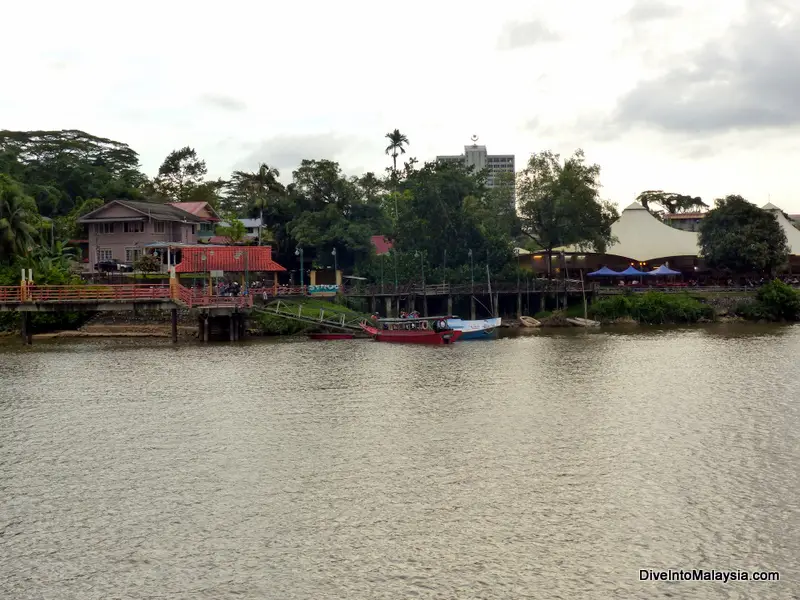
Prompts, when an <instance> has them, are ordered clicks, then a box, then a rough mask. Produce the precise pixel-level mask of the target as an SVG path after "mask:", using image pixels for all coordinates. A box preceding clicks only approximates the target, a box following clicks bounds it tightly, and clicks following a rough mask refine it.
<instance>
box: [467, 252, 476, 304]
mask: <svg viewBox="0 0 800 600" xmlns="http://www.w3.org/2000/svg"><path fill="white" fill-rule="evenodd" d="M468 254H469V281H470V290H469V292H470V294H475V263H474V261H473V258H472V248H470V249H469V253H468Z"/></svg>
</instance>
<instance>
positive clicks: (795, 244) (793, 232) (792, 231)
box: [761, 202, 800, 255]
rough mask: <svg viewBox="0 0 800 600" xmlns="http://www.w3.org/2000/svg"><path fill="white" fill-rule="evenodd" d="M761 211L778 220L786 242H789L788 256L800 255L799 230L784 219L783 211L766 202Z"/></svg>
mask: <svg viewBox="0 0 800 600" xmlns="http://www.w3.org/2000/svg"><path fill="white" fill-rule="evenodd" d="M761 210H766V211H767V212H771V213H772V214H773V215H774V216H775V218H776V219H778V223H779V224H780V226H781V229H783V233H785V234H786V241H787V242H789V254H794V255H800V230H798V229H797V228H796V227H795V226H794V225H792V222H791V221H790V220H789V219H787V218H786V216H785V215H784V214H783V211H782V210H781V209H780V208H778V207H777V206H775V205H774V204H772V202H768V203H767V204H765V205H764V206H762V207H761Z"/></svg>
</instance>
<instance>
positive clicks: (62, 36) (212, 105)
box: [0, 0, 800, 212]
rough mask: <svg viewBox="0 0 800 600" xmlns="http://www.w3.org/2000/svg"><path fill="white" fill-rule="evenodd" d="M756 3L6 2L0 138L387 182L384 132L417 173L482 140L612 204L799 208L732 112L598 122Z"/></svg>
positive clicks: (794, 182)
mask: <svg viewBox="0 0 800 600" xmlns="http://www.w3.org/2000/svg"><path fill="white" fill-rule="evenodd" d="M752 2H755V0H730V1H726V2H725V3H720V2H694V1H692V0H669V1H667V0H664V1H662V2H658V1H656V0H636V1H632V0H607V1H606V2H596V1H594V0H575V1H573V2H570V3H562V4H558V3H556V4H553V3H552V2H545V1H544V0H533V1H525V0H506V1H504V2H501V3H498V4H497V5H492V6H490V7H488V8H487V5H486V4H485V3H477V2H469V1H468V2H462V3H452V2H430V1H429V0H427V1H425V2H423V1H422V0H408V1H407V2H406V3H404V4H403V6H402V7H398V6H395V5H390V4H389V5H387V4H385V3H380V2H374V0H349V1H348V2H345V3H332V2H323V1H322V0H308V1H307V2H303V3H288V2H286V3H274V2H270V3H260V4H259V3H255V4H254V3H250V2H244V1H238V0H229V1H228V2H225V3H223V4H213V5H209V8H206V7H204V5H198V4H197V3H190V2H186V1H177V0H173V1H170V2H163V1H161V0H160V1H159V2H155V1H153V0H142V1H141V2H139V3H138V4H137V5H136V6H135V7H128V8H127V9H124V10H123V9H122V8H120V7H119V6H117V5H115V4H113V3H107V2H99V1H88V0H74V1H73V2H70V3H63V2H58V1H57V0H50V1H48V0H42V1H41V2H37V3H22V2H19V3H11V4H9V6H8V7H5V12H4V14H3V19H4V24H5V27H4V36H5V37H4V43H5V44H6V46H7V47H10V48H25V49H26V51H25V52H24V53H18V54H17V55H15V57H14V60H10V61H7V64H5V65H4V69H5V72H4V78H3V81H4V89H2V90H0V117H2V122H0V127H4V128H9V129H61V128H78V129H83V130H85V131H88V132H91V133H94V134H96V135H102V136H105V137H111V138H114V139H118V140H121V141H125V142H127V143H129V144H130V145H131V146H132V147H133V148H135V149H136V150H137V151H138V152H139V153H140V155H141V157H142V161H143V166H144V169H145V170H146V171H147V172H149V173H150V174H152V173H154V172H155V170H156V169H157V168H158V165H159V164H160V163H161V161H162V160H163V158H164V156H165V155H166V154H167V153H168V152H169V151H170V150H172V149H174V148H179V147H182V146H185V145H190V146H194V147H195V148H196V149H197V151H198V153H199V154H200V155H201V156H202V157H203V158H204V159H205V160H206V162H207V163H208V166H209V170H210V173H211V175H213V176H223V177H224V176H226V175H228V174H229V172H230V171H231V170H232V169H234V168H238V167H242V166H254V165H255V164H256V163H257V162H260V161H266V162H270V161H275V162H276V163H285V164H276V166H278V167H280V168H281V170H282V172H283V173H284V174H287V175H288V174H290V172H291V170H293V169H294V168H295V167H296V166H297V165H291V164H290V163H292V162H293V161H299V159H300V158H302V157H304V156H305V157H307V158H331V159H334V160H338V161H340V162H341V164H342V166H343V169H344V170H345V171H346V172H353V171H355V169H357V168H363V169H369V170H373V171H375V172H382V171H383V169H384V168H385V167H386V166H388V165H389V164H390V160H389V159H388V157H386V156H385V155H384V153H383V149H384V146H385V144H384V143H383V142H384V139H383V136H384V134H385V133H386V132H387V131H390V130H392V129H394V128H399V129H400V130H401V131H402V132H403V133H405V134H406V135H407V136H408V137H409V139H410V140H411V146H410V148H409V156H416V157H417V158H419V159H421V160H426V159H432V158H433V157H434V156H435V155H436V154H452V153H457V152H459V151H460V149H461V148H462V146H463V145H464V144H466V143H469V138H470V136H471V135H472V134H478V135H479V136H480V139H481V142H482V143H485V144H486V145H487V147H488V148H489V151H490V152H497V153H514V154H516V155H517V161H518V163H519V164H520V165H521V164H522V163H523V162H524V161H525V159H526V158H527V157H528V155H529V153H530V152H535V151H540V150H544V149H553V150H556V151H561V152H562V153H569V152H571V151H572V150H574V149H575V148H576V147H579V146H580V147H583V148H584V149H585V150H586V152H587V156H588V158H590V159H591V160H594V161H597V162H599V163H600V164H601V166H602V167H603V183H604V191H605V194H606V196H608V197H609V198H611V199H612V200H615V201H616V202H618V203H619V204H621V205H623V206H624V205H626V204H628V203H630V201H631V200H632V198H633V197H634V196H635V195H636V194H637V193H638V192H640V191H641V190H643V189H670V190H675V191H679V192H682V193H691V194H696V195H701V196H703V197H705V198H708V199H710V198H713V197H715V196H719V195H723V194H726V193H730V192H731V191H736V192H738V193H741V194H743V195H745V196H747V197H751V198H752V199H753V200H757V201H760V200H761V199H762V196H766V194H768V193H769V194H771V196H772V199H773V201H774V202H775V203H776V204H779V205H780V206H782V207H783V208H784V209H785V210H787V211H790V212H800V196H795V190H797V189H799V188H800V172H798V171H797V170H796V169H794V168H789V166H788V162H787V161H788V158H787V157H786V152H787V143H788V142H786V141H785V140H784V139H782V136H781V134H780V132H779V131H775V130H774V129H769V128H767V129H764V128H761V127H755V128H751V129H750V130H749V131H748V132H746V133H735V130H736V129H737V127H736V122H735V121H736V120H737V116H736V114H735V112H733V113H731V114H730V115H728V116H726V119H721V120H720V121H719V123H717V126H716V127H715V128H713V129H712V128H710V127H706V128H705V130H703V131H697V130H693V131H692V132H690V133H686V132H683V131H673V132H672V133H664V132H662V131H658V130H652V127H649V126H648V124H647V123H645V124H642V123H641V122H642V121H643V120H645V119H647V120H649V121H652V117H653V115H652V114H651V113H652V110H653V107H651V108H650V110H649V112H648V111H646V112H642V111H643V110H644V109H639V112H638V113H635V114H636V115H637V119H638V120H629V122H627V123H624V124H622V123H619V122H618V121H614V120H613V119H611V116H612V115H614V114H615V111H616V110H617V107H618V106H621V104H620V103H621V101H623V100H624V99H625V98H627V99H628V102H629V106H630V102H631V100H630V98H631V97H633V98H634V99H636V98H637V96H636V93H637V92H636V90H639V92H638V94H639V96H638V98H641V97H642V92H641V90H642V89H644V90H645V91H646V90H647V89H655V85H654V84H652V83H651V84H649V85H650V88H647V87H646V86H647V85H648V84H646V83H644V82H647V81H650V82H653V81H655V82H659V81H661V82H664V81H677V80H676V79H674V78H673V79H668V78H666V79H665V77H666V76H667V75H669V73H674V72H676V69H677V68H680V67H683V66H685V65H687V64H688V62H689V61H691V60H693V57H696V56H698V54H697V52H699V51H702V49H704V48H708V47H709V44H713V42H714V40H715V39H718V38H719V37H720V36H721V35H722V34H721V32H726V31H729V28H730V27H731V26H732V23H736V22H737V20H738V22H739V23H743V24H744V25H734V26H738V27H743V28H744V29H740V31H741V30H744V31H746V30H747V29H746V28H747V24H748V22H749V21H748V19H754V18H755V17H754V16H753V6H754V4H752ZM756 3H757V4H758V6H760V7H761V8H760V9H759V12H758V15H760V16H758V19H760V20H759V21H757V23H762V24H763V22H764V19H765V18H766V17H765V16H764V15H768V17H769V19H771V20H772V21H773V22H775V21H780V20H781V19H784V20H786V15H789V14H791V13H792V12H795V11H796V9H795V8H794V6H795V4H796V3H795V2H793V1H792V0H758V1H757V2H756ZM43 14H46V15H47V18H46V19H43V18H42V15H43ZM31 23H35V24H36V43H35V44H32V43H31V39H30V31H31V29H30V24H31ZM754 23H756V21H754ZM784 26H788V25H784ZM776 37H777V36H776ZM512 38H513V39H512ZM512 42H513V43H512ZM537 42H547V43H537ZM764 43H767V44H769V43H770V40H769V39H767V40H766V41H765V42H764ZM503 48H505V49H503ZM762 50H763V56H770V53H769V51H768V49H764V48H762ZM706 64H707V63H706ZM747 68H754V67H751V66H747ZM761 68H762V69H767V68H769V65H766V66H764V65H762V66H761ZM763 78H764V77H763V74H761V75H760V76H759V77H758V78H755V77H754V78H753V79H758V80H761V79H763ZM676 85H679V86H683V85H684V84H683V83H681V82H680V81H677V84H676ZM658 89H661V90H662V91H663V93H665V94H666V93H669V92H670V90H669V89H667V90H666V91H664V89H663V88H661V87H660V88H658ZM689 91H690V90H689V89H688V88H687V89H681V90H675V93H688V92H689ZM631 94H633V96H632V95H631ZM695 97H696V98H699V99H700V100H702V102H703V103H705V104H707V101H706V99H704V96H702V95H697V94H695ZM663 101H664V99H663V98H662V104H663ZM622 106H624V104H623V105H622ZM655 108H658V107H657V106H656V107H655ZM696 114H700V115H702V111H699V112H697V113H696ZM708 149H711V150H712V151H711V152H709V151H708ZM306 153H308V154H306Z"/></svg>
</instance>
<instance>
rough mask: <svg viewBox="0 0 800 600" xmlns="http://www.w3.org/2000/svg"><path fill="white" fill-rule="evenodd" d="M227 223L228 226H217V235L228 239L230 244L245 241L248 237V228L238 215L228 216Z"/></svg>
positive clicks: (226, 217)
mask: <svg viewBox="0 0 800 600" xmlns="http://www.w3.org/2000/svg"><path fill="white" fill-rule="evenodd" d="M225 222H226V223H228V224H227V225H219V226H217V230H216V232H215V233H216V235H220V236H222V237H224V238H226V239H227V241H228V243H229V244H236V243H239V242H241V241H243V240H244V238H245V236H246V235H247V228H246V227H245V226H244V223H242V222H241V221H240V220H239V219H238V218H237V217H236V215H226V216H225Z"/></svg>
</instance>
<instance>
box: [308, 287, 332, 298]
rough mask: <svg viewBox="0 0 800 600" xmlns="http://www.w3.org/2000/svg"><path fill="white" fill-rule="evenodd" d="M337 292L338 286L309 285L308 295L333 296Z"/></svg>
mask: <svg viewBox="0 0 800 600" xmlns="http://www.w3.org/2000/svg"><path fill="white" fill-rule="evenodd" d="M338 291H339V286H338V285H310V286H308V293H309V295H311V296H335V295H336V293H337V292H338Z"/></svg>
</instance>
